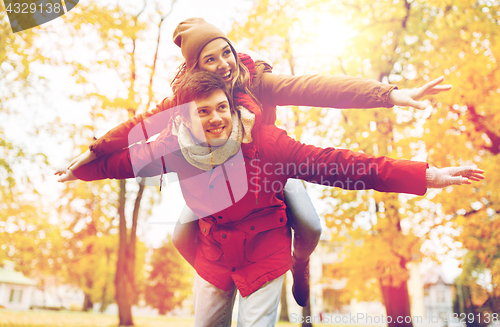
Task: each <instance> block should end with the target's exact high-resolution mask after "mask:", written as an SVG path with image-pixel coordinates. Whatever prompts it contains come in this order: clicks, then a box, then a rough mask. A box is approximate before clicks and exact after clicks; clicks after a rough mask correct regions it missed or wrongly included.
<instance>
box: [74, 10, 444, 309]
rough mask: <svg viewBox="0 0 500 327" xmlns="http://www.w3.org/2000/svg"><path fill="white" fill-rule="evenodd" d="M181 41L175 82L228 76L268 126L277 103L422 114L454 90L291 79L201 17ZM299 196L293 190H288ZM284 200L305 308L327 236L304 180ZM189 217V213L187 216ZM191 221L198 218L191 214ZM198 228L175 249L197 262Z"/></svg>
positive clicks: (177, 239) (111, 140) (179, 233)
mask: <svg viewBox="0 0 500 327" xmlns="http://www.w3.org/2000/svg"><path fill="white" fill-rule="evenodd" d="M174 42H175V44H176V45H178V46H179V47H180V48H181V51H182V55H183V56H184V58H185V60H186V61H185V63H184V64H183V65H182V66H181V67H180V69H179V72H178V74H177V76H176V77H175V78H174V80H173V82H172V84H173V89H174V92H175V84H176V82H177V81H178V79H179V78H180V77H182V76H183V75H184V74H185V73H186V72H192V71H194V70H206V71H210V72H214V73H217V74H219V75H221V76H222V78H223V79H224V81H225V82H226V83H227V84H228V85H230V86H231V88H230V94H231V95H232V96H239V95H247V96H249V97H250V99H251V100H248V101H255V102H256V103H257V104H260V105H261V106H262V108H263V110H262V119H261V123H263V124H266V125H269V124H274V123H275V121H276V105H304V106H316V107H335V108H375V107H392V106H393V105H399V106H414V107H416V108H419V109H423V108H424V105H423V104H422V103H420V102H417V101H416V100H418V99H420V98H421V97H423V96H424V95H428V94H435V93H438V92H441V91H444V90H448V89H449V88H450V86H439V85H438V84H439V83H441V82H442V81H443V79H442V78H440V79H436V80H434V81H432V82H430V83H428V84H426V85H424V86H423V87H421V88H418V89H413V90H397V89H396V87H395V86H392V85H387V84H382V83H379V82H376V81H373V80H367V79H361V78H352V77H332V76H320V75H309V76H299V77H294V76H285V75H275V74H272V73H270V71H271V67H270V66H269V65H268V64H266V63H265V62H263V61H257V62H254V61H253V60H252V58H250V57H249V56H248V55H245V54H238V53H237V52H236V51H235V49H234V48H233V46H232V45H231V42H230V41H229V40H228V39H227V37H226V35H225V34H224V33H223V32H222V31H220V30H219V29H218V28H217V27H215V26H213V25H211V24H209V23H207V22H205V21H204V20H203V19H201V18H190V19H187V20H185V21H183V22H181V23H180V24H179V25H178V26H177V28H176V30H175V32H174ZM174 105H175V103H174V102H173V97H169V98H166V99H164V100H163V101H162V103H161V104H160V105H158V106H157V107H156V108H155V109H153V110H151V111H148V112H146V113H143V114H140V115H138V116H136V117H133V118H131V119H129V120H128V121H127V122H125V123H123V124H121V125H119V126H118V127H116V128H114V129H113V130H111V131H110V132H108V133H107V134H106V135H105V136H103V137H102V138H100V139H99V140H97V141H96V142H94V143H93V144H92V145H91V146H90V151H87V152H85V153H84V154H82V155H81V156H79V157H78V158H76V159H74V160H73V162H72V163H71V164H70V167H69V169H76V168H78V167H79V166H81V165H82V164H84V163H87V162H89V161H91V160H93V159H95V158H97V157H99V156H102V155H104V154H107V153H112V152H114V151H118V150H121V149H123V148H125V147H127V146H128V145H130V144H132V143H134V142H138V141H140V140H141V139H132V140H129V132H130V130H131V129H132V128H133V127H134V126H136V125H137V124H142V125H143V128H144V129H147V130H148V132H149V133H148V135H149V136H151V135H154V134H156V133H158V132H160V130H158V129H156V130H155V128H154V127H150V126H148V122H149V120H148V118H149V117H151V116H153V115H155V114H157V113H159V112H163V111H165V110H166V109H168V108H171V107H173V106H174ZM288 190H292V191H288ZM285 200H286V203H287V207H288V213H289V216H290V217H289V218H290V219H289V220H290V223H291V225H292V227H293V229H294V232H295V238H294V240H295V241H294V255H293V260H294V261H293V262H294V264H293V266H292V273H293V277H294V284H293V287H292V291H293V295H294V297H295V299H296V301H297V303H298V304H299V305H301V306H304V305H306V303H307V301H308V299H309V284H308V269H307V266H308V262H309V256H310V254H311V253H312V251H313V250H314V249H315V247H316V245H317V243H318V241H319V237H320V234H321V225H320V222H319V218H318V216H317V214H316V212H315V210H314V208H313V206H312V203H311V201H310V199H309V197H308V196H307V193H306V192H305V189H304V187H303V185H302V184H301V182H300V181H293V180H290V181H289V185H288V186H287V188H286V189H285ZM183 212H187V211H186V210H184V211H183ZM191 215H192V213H191ZM195 219H196V217H192V216H188V217H186V216H184V217H181V218H180V221H193V220H195ZM195 228H197V226H196V224H195V223H191V224H187V223H186V224H179V223H178V224H177V226H176V230H175V232H174V237H173V240H174V244H175V245H176V247H177V248H178V250H179V252H180V253H181V254H182V255H183V256H184V257H185V258H186V259H187V260H188V262H190V263H191V264H192V263H193V260H194V255H195V253H196V246H195V244H193V242H192V241H190V238H189V235H193V233H196V231H195V230H194V229H195Z"/></svg>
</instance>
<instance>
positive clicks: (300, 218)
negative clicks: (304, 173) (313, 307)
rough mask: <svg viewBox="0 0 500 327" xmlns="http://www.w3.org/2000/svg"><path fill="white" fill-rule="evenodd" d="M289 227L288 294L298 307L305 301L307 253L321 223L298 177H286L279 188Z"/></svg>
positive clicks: (313, 245) (307, 293)
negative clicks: (289, 289) (286, 180)
mask: <svg viewBox="0 0 500 327" xmlns="http://www.w3.org/2000/svg"><path fill="white" fill-rule="evenodd" d="M283 193H284V196H285V203H286V206H287V217H288V221H289V222H290V226H292V228H293V232H294V236H293V260H292V274H293V286H292V293H293V296H294V298H295V301H297V304H299V305H300V306H305V305H306V304H307V302H308V301H309V256H310V255H311V253H312V252H313V251H314V249H315V248H316V246H317V245H318V242H319V238H320V236H321V222H320V220H319V216H318V214H317V213H316V210H315V209H314V206H313V204H312V202H311V199H310V198H309V195H308V194H307V192H306V188H305V186H304V184H303V182H302V181H301V180H298V179H289V180H288V182H287V183H286V185H285V188H284V190H283Z"/></svg>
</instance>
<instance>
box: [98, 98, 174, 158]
mask: <svg viewBox="0 0 500 327" xmlns="http://www.w3.org/2000/svg"><path fill="white" fill-rule="evenodd" d="M174 105H175V101H174V99H173V97H168V98H165V99H163V101H162V102H161V103H160V104H159V105H157V106H156V108H154V109H152V110H148V111H146V112H143V113H140V114H137V115H135V116H134V117H132V118H130V119H129V120H127V121H126V122H123V123H121V124H120V125H118V126H116V127H115V128H113V129H111V130H110V131H109V132H107V133H106V134H105V135H104V136H102V137H100V138H99V139H98V140H96V141H94V142H93V143H92V144H91V145H90V147H89V149H90V151H92V152H93V153H94V154H95V155H96V156H97V157H100V156H102V155H105V154H108V153H112V152H115V151H119V150H121V149H124V148H126V147H128V146H129V145H131V144H133V143H136V142H139V141H142V140H144V139H146V138H148V137H151V136H153V135H155V134H157V133H159V132H160V131H161V130H162V129H163V128H165V123H164V124H155V120H154V119H152V117H153V116H155V115H157V114H159V113H162V112H164V111H165V110H166V109H169V108H172V107H174ZM139 124H140V125H142V126H141V129H142V130H144V131H147V133H146V132H144V133H135V135H134V137H133V138H131V137H130V135H129V134H130V131H131V130H132V129H133V128H134V127H135V126H137V125H139Z"/></svg>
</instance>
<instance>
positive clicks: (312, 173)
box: [275, 132, 428, 195]
mask: <svg viewBox="0 0 500 327" xmlns="http://www.w3.org/2000/svg"><path fill="white" fill-rule="evenodd" d="M276 144H277V146H276V147H275V149H279V151H280V152H281V155H279V157H280V159H279V160H280V161H282V164H283V165H284V166H285V167H286V173H287V175H288V177H291V178H300V179H304V180H306V181H308V182H312V183H316V184H322V185H326V186H331V187H339V188H342V189H345V190H366V189H374V190H377V191H380V192H396V193H408V194H416V195H424V194H425V192H426V191H427V184H426V180H425V172H426V169H427V167H428V165H427V163H425V162H419V161H410V160H402V159H399V160H396V159H391V158H388V157H375V156H371V155H368V154H364V153H359V152H353V151H350V150H345V149H335V148H324V149H323V148H318V147H315V146H312V145H305V144H302V143H300V142H297V141H295V140H294V139H292V138H290V137H289V136H288V135H286V133H285V132H283V133H281V135H279V136H278V138H277V140H276Z"/></svg>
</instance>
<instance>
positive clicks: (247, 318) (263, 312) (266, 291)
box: [238, 275, 285, 327]
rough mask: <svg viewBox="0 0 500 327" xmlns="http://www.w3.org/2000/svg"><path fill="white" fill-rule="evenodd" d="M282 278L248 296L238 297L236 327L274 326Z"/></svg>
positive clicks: (282, 276) (268, 283)
mask: <svg viewBox="0 0 500 327" xmlns="http://www.w3.org/2000/svg"><path fill="white" fill-rule="evenodd" d="M284 276H285V275H281V276H280V277H278V278H276V279H274V280H271V281H269V282H267V283H265V284H264V285H263V286H262V287H261V288H259V289H258V290H257V291H255V292H253V293H252V294H250V295H249V296H246V297H241V295H240V296H239V307H238V327H248V326H259V327H260V326H263V327H269V326H274V325H275V324H276V316H277V311H278V304H279V303H280V298H281V287H282V285H283V278H284Z"/></svg>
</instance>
